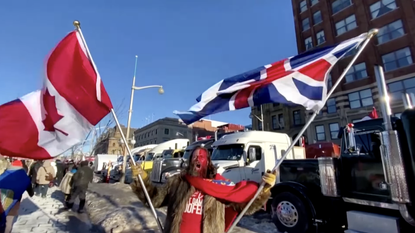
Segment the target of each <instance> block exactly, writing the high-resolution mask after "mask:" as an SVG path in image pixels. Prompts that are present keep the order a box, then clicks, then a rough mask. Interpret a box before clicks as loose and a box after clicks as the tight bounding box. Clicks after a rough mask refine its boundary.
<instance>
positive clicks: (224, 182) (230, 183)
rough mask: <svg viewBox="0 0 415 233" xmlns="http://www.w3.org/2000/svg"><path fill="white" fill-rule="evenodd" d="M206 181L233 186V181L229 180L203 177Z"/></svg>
mask: <svg viewBox="0 0 415 233" xmlns="http://www.w3.org/2000/svg"><path fill="white" fill-rule="evenodd" d="M204 180H206V181H208V182H212V183H214V184H220V185H226V186H235V183H234V182H232V181H231V180H228V179H226V180H212V179H204Z"/></svg>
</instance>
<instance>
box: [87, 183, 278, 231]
mask: <svg viewBox="0 0 415 233" xmlns="http://www.w3.org/2000/svg"><path fill="white" fill-rule="evenodd" d="M87 206H88V214H89V218H90V220H91V222H92V224H93V225H94V226H95V228H96V229H95V230H97V231H101V232H113V233H127V232H128V233H134V232H148V233H150V232H158V230H157V224H156V221H155V219H154V217H153V215H152V213H151V210H150V209H149V208H147V207H145V206H144V205H143V204H142V202H141V201H140V200H139V199H138V198H137V197H136V196H135V195H134V194H133V192H132V191H131V188H130V186H129V185H125V184H120V183H115V184H105V183H100V184H90V186H89V189H88V194H87ZM156 211H157V214H158V215H159V217H160V219H161V221H162V222H164V218H165V215H166V208H165V207H164V208H160V209H157V210H156ZM233 232H235V233H277V230H276V228H275V225H274V224H273V223H272V222H271V219H270V217H269V215H268V214H267V213H261V212H259V213H257V214H255V215H254V216H246V217H244V218H242V220H241V221H240V223H239V224H238V227H236V228H235V229H234V231H233Z"/></svg>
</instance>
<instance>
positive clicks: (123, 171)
mask: <svg viewBox="0 0 415 233" xmlns="http://www.w3.org/2000/svg"><path fill="white" fill-rule="evenodd" d="M137 60H138V56H137V55H135V65H134V76H133V85H132V86H131V97H130V108H129V109H128V120H127V138H126V139H127V141H129V140H130V128H131V116H132V113H133V101H134V91H135V90H134V87H135V77H136V74H137ZM124 146H125V147H129V146H130V145H129V144H128V143H127V142H125V143H124ZM133 146H134V145H133ZM125 152H126V151H125V150H124V151H123V161H122V176H121V179H120V182H121V183H124V181H125V172H126V171H127V154H126V153H125ZM131 159H132V158H131Z"/></svg>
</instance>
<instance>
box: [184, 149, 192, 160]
mask: <svg viewBox="0 0 415 233" xmlns="http://www.w3.org/2000/svg"><path fill="white" fill-rule="evenodd" d="M191 153H192V150H186V151H185V152H184V155H183V159H184V160H188V159H189V158H190V154H191Z"/></svg>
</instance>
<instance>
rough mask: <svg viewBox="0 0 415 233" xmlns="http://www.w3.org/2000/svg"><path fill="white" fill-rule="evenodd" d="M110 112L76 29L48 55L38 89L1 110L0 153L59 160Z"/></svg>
mask: <svg viewBox="0 0 415 233" xmlns="http://www.w3.org/2000/svg"><path fill="white" fill-rule="evenodd" d="M112 108H113V107H112V103H111V100H110V98H109V96H108V94H107V92H106V90H105V88H104V85H103V83H102V81H101V77H100V76H99V73H98V71H97V69H96V67H95V64H94V62H93V60H92V58H91V57H90V55H89V52H88V49H87V45H86V44H85V40H83V38H82V34H80V33H79V32H78V31H76V30H75V31H73V32H71V33H69V34H68V35H67V36H66V37H65V38H64V39H63V40H62V41H61V42H59V44H58V45H57V46H56V48H55V49H54V50H53V51H52V53H51V54H50V56H49V58H48V60H47V64H46V78H45V80H44V85H43V88H42V90H38V91H35V92H32V93H30V94H27V95H25V96H23V97H21V98H19V99H17V100H14V101H11V102H9V103H6V104H3V105H1V106H0V154H4V155H8V156H13V157H22V158H30V159H48V158H51V157H55V156H58V155H59V154H61V153H63V152H65V151H66V150H68V149H69V148H71V147H72V146H73V145H75V144H77V143H80V142H82V141H83V140H84V139H85V137H86V135H87V134H88V132H89V131H90V130H91V129H92V127H94V126H95V125H96V124H97V123H98V122H99V121H100V120H101V119H102V118H104V117H105V116H106V115H107V114H108V113H109V112H110V111H111V109H112Z"/></svg>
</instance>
